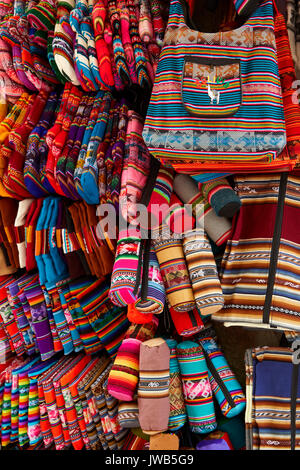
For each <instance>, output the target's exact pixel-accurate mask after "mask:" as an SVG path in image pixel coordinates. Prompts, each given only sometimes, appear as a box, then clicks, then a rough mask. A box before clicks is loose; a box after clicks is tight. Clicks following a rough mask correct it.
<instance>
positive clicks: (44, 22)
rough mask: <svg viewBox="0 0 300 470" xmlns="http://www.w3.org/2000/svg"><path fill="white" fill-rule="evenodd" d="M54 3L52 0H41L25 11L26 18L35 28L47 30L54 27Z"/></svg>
mask: <svg viewBox="0 0 300 470" xmlns="http://www.w3.org/2000/svg"><path fill="white" fill-rule="evenodd" d="M55 17H56V4H55V2H54V1H53V0H47V1H45V0H41V1H40V2H39V3H38V5H36V6H34V7H33V8H30V10H28V11H27V19H28V21H29V22H30V24H31V26H32V27H34V28H36V29H41V30H44V31H49V30H53V29H54V24H55Z"/></svg>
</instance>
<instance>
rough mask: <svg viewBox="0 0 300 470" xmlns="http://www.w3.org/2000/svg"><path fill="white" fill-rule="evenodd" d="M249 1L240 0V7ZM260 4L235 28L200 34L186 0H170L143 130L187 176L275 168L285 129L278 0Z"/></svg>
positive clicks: (151, 145)
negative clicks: (275, 6) (276, 13)
mask: <svg viewBox="0 0 300 470" xmlns="http://www.w3.org/2000/svg"><path fill="white" fill-rule="evenodd" d="M246 3H247V5H248V9H250V6H249V5H250V4H251V2H237V0H235V6H236V9H237V12H239V8H241V7H243V8H244V10H245V7H246ZM240 4H243V5H240ZM244 4H245V5H244ZM255 7H256V3H255V2H252V9H251V11H252V13H251V14H250V16H249V17H248V18H247V20H246V21H245V22H244V24H243V25H242V26H240V27H238V28H236V29H234V30H232V31H222V32H215V33H202V32H199V31H197V30H194V29H191V28H190V27H189V26H188V20H187V5H186V3H185V0H171V4H170V15H169V21H168V26H167V29H166V32H165V37H164V45H163V48H162V51H161V55H160V59H159V64H158V68H157V73H156V77H155V82H154V86H153V90H152V95H151V100H150V103H149V107H148V112H147V117H146V120H145V126H144V131H143V138H144V140H145V143H146V145H147V147H148V149H149V151H150V152H151V153H152V154H153V155H154V156H155V157H156V158H157V159H159V160H160V161H161V162H162V163H163V164H165V165H166V166H170V165H171V166H173V168H175V170H177V171H179V172H181V171H182V172H185V173H190V174H193V173H197V172H198V173H199V171H201V170H203V171H209V170H212V169H216V165H217V166H218V165H220V167H221V166H224V168H225V167H226V168H228V169H229V171H230V170H231V171H232V170H233V171H234V170H235V169H236V168H237V167H238V168H239V169H240V170H242V171H243V169H245V170H246V171H247V167H249V165H251V168H253V166H254V168H255V169H256V167H257V169H258V170H259V168H260V166H261V165H267V166H268V167H270V168H272V164H274V166H275V163H274V160H276V158H277V156H278V155H279V154H280V153H281V152H282V150H283V149H284V147H285V145H286V130H285V120H284V113H283V103H282V90H281V84H280V77H279V71H278V64H277V49H276V42H275V33H274V11H273V0H262V1H261V2H260V5H259V6H257V7H256V8H255ZM254 8H255V10H254V11H253V9H254ZM276 164H277V162H276Z"/></svg>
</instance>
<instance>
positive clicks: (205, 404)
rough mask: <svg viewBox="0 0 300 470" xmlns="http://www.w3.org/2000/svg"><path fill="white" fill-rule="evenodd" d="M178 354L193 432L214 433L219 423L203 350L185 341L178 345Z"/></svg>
mask: <svg viewBox="0 0 300 470" xmlns="http://www.w3.org/2000/svg"><path fill="white" fill-rule="evenodd" d="M176 354H177V359H178V363H179V368H180V374H181V380H182V386H183V394H184V400H185V406H186V412H187V415H188V419H189V425H190V428H191V431H192V432H194V433H196V434H203V433H204V434H205V433H209V432H211V431H214V430H215V429H216V427H217V423H216V417H215V410H214V404H213V399H212V390H211V386H210V382H209V378H208V371H207V366H206V362H205V358H204V355H203V353H202V350H201V348H200V346H199V345H198V344H197V343H195V342H193V341H183V342H182V343H179V344H178V345H177V347H176Z"/></svg>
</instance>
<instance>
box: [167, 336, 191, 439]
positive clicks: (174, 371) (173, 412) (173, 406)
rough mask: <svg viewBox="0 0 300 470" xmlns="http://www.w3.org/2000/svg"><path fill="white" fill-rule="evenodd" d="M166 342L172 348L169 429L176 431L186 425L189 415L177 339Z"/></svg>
mask: <svg viewBox="0 0 300 470" xmlns="http://www.w3.org/2000/svg"><path fill="white" fill-rule="evenodd" d="M166 343H167V345H168V346H169V348H170V385H169V393H170V416H169V424H168V429H169V430H170V431H173V432H175V431H178V429H180V428H182V426H184V425H185V423H186V421H187V415H186V410H185V404H184V396H183V391H182V383H181V378H180V370H179V364H178V360H177V357H176V346H177V341H176V340H175V339H167V340H166Z"/></svg>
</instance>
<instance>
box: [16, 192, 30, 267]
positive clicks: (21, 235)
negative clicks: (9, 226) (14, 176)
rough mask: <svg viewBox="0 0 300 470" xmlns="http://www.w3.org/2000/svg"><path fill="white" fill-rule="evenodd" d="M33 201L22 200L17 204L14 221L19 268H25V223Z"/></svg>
mask: <svg viewBox="0 0 300 470" xmlns="http://www.w3.org/2000/svg"><path fill="white" fill-rule="evenodd" d="M32 202H33V199H24V200H23V201H20V202H19V207H18V212H17V216H16V219H15V234H16V242H17V247H18V252H19V262H20V268H25V266H26V243H25V230H24V229H25V222H26V216H27V214H28V212H29V209H30V206H31V204H32Z"/></svg>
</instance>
